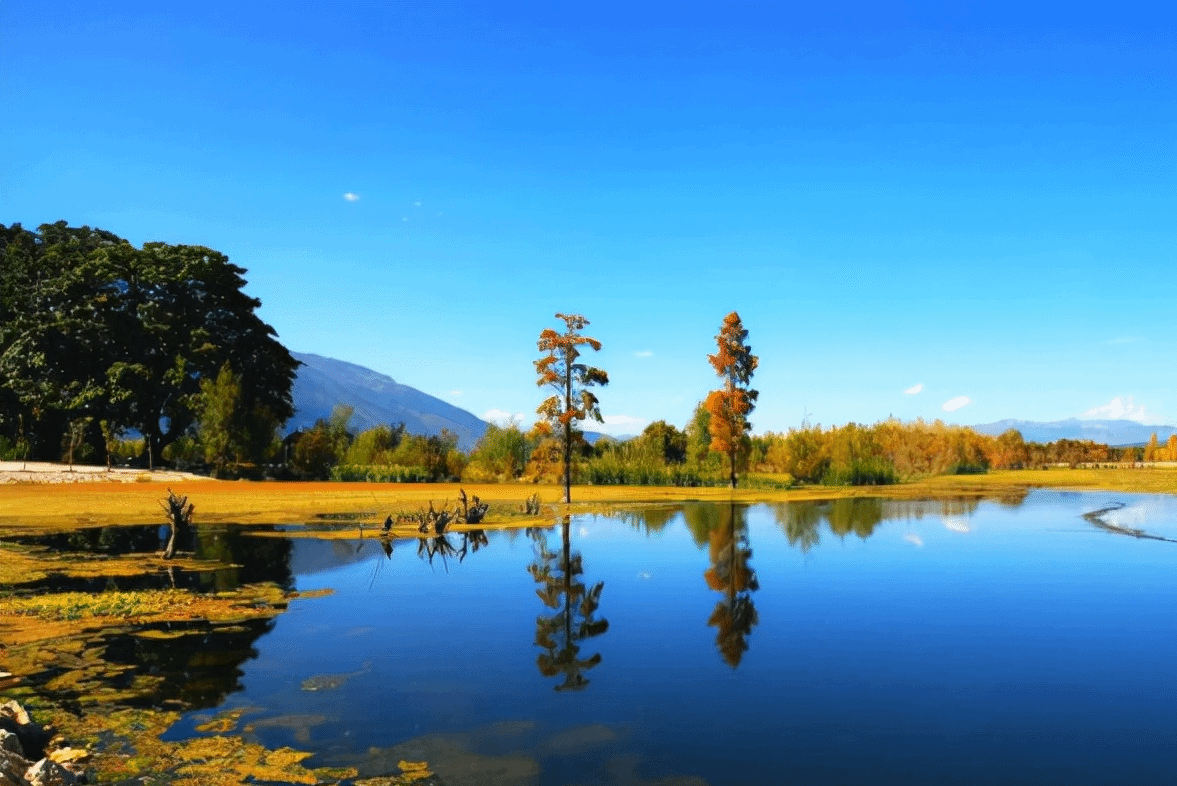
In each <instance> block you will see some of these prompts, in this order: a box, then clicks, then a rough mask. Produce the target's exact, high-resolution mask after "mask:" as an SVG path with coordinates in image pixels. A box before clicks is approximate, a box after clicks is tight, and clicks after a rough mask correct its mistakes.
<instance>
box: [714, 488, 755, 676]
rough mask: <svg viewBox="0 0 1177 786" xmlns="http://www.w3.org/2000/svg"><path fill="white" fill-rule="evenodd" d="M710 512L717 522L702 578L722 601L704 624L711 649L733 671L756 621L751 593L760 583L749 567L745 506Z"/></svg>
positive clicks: (749, 549)
mask: <svg viewBox="0 0 1177 786" xmlns="http://www.w3.org/2000/svg"><path fill="white" fill-rule="evenodd" d="M714 508H715V510H716V511H717V512H718V513H719V521H718V522H717V523H716V524H715V526H713V527H712V528H711V531H710V532H709V533H708V556H709V557H710V558H711V567H710V568H708V569H707V571H706V572H705V573H704V574H703V577H704V578H705V579H706V581H707V586H708V587H710V588H711V589H713V590H715V591H716V592H722V593H723V595H724V597H723V600H721V601H719V603H717V604H715V610H714V611H712V612H711V617H710V618H709V619H708V620H707V624H708V625H709V626H711V627H714V628H716V629H717V633H716V636H715V646H716V647H718V648H719V653H720V655H721V656H722V657H723V659H724V661H725V662H726V663H727V664H728V665H729V666H731V667H732V668H733V669H734V668H737V667H738V666H739V665H740V661H741V660H743V658H744V653H745V652H747V651H748V636H750V635H751V634H752V628H753V627H754V626H755V625H756V623H758V622H759V621H760V618H759V616H758V615H757V613H756V606H755V605H754V604H753V603H752V593H753V592H754V591H756V590H758V589H760V583H759V581H758V580H757V578H756V571H755V570H754V569H753V568H752V565H751V564H750V561H751V559H752V547H751V545H750V543H749V539H748V508H747V506H746V505H735V504H731V505H728V506H726V507H721V506H714Z"/></svg>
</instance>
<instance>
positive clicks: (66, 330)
mask: <svg viewBox="0 0 1177 786" xmlns="http://www.w3.org/2000/svg"><path fill="white" fill-rule="evenodd" d="M0 244H2V246H0V281H2V282H3V284H2V285H0V389H4V390H6V391H8V392H9V395H10V396H12V397H15V399H16V400H17V401H18V402H19V405H20V412H18V413H17V417H25V418H28V419H29V420H31V422H33V423H35V424H36V430H37V436H38V437H39V439H38V445H39V446H40V447H39V449H40V451H41V453H42V454H45V452H46V451H47V449H48V446H50V445H52V444H53V443H54V442H58V441H60V434H61V433H63V431H64V428H63V426H62V424H63V423H68V422H69V421H71V420H76V419H77V418H78V417H82V416H97V418H98V419H100V420H106V421H108V422H109V423H111V424H115V425H118V426H126V427H129V428H132V429H135V430H137V431H139V432H140V433H141V434H142V435H143V437H144V443H145V445H144V452H145V454H146V456H145V457H146V459H147V461H148V462H149V464H153V463H154V461H155V460H156V458H158V457H159V455H160V453H161V452H162V450H163V448H165V447H166V446H167V445H168V444H170V443H172V442H174V441H175V440H176V439H177V438H178V437H180V436H181V435H182V434H184V433H186V432H189V431H190V430H191V429H192V428H193V426H194V424H195V423H196V420H197V414H198V411H199V404H200V401H199V400H200V387H201V382H202V380H209V379H215V378H216V377H217V375H218V373H219V372H220V370H221V368H222V367H224V366H225V365H228V367H229V368H230V369H231V371H232V373H233V374H234V375H235V376H236V377H237V379H238V380H239V385H240V391H239V406H240V407H241V408H242V409H243V411H244V412H247V413H248V414H249V416H248V417H246V418H242V419H241V420H240V421H239V422H243V423H249V424H252V425H253V426H256V428H255V429H254V430H255V431H257V432H258V433H256V434H254V433H250V434H244V435H241V436H242V440H241V441H242V443H243V444H246V445H256V444H268V442H269V440H270V439H271V438H272V436H273V428H274V427H275V426H276V425H278V424H280V423H282V422H285V421H286V420H287V419H288V418H289V417H290V415H291V414H293V403H292V401H291V397H290V391H291V387H292V385H293V383H294V375H295V370H296V369H297V367H298V362H297V361H296V360H294V358H292V357H291V355H290V353H289V352H288V351H287V350H286V348H285V347H283V346H282V345H281V344H280V343H279V342H278V341H277V337H276V334H275V332H274V329H273V328H271V327H270V326H269V325H267V324H266V323H264V322H263V321H262V320H261V319H260V318H259V317H258V316H257V314H256V313H255V312H256V310H257V308H258V307H259V306H260V305H261V302H260V301H259V300H257V299H256V298H252V297H249V296H248V295H246V294H245V293H244V292H243V291H242V290H243V288H244V286H245V283H246V282H245V280H244V278H242V274H244V273H245V270H244V269H243V268H240V267H237V266H236V265H233V264H231V263H230V262H229V260H228V258H227V257H226V256H225V255H224V254H221V253H219V252H217V251H214V250H212V249H209V248H205V247H203V246H188V245H171V244H167V243H146V244H144V245H143V247H142V248H135V247H134V246H132V245H131V244H130V243H128V242H127V241H125V240H123V239H121V238H119V237H117V236H115V235H113V234H111V233H109V232H104V231H102V230H96V229H90V228H89V227H81V228H74V227H69V226H67V225H66V224H65V222H58V223H56V224H46V225H42V226H41V227H39V228H38V230H37V231H36V232H32V231H29V230H26V229H23V228H22V227H21V226H20V225H19V224H16V225H13V226H11V227H3V226H0ZM8 419H9V420H12V419H13V418H12V416H11V415H10V416H9V418H8ZM0 427H3V428H5V429H6V430H11V429H12V425H11V424H10V423H8V422H5V423H3V424H0ZM44 457H50V456H44Z"/></svg>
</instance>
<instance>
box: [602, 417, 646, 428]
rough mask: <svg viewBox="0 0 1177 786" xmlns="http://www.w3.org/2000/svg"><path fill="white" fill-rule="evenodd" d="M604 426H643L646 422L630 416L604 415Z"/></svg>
mask: <svg viewBox="0 0 1177 786" xmlns="http://www.w3.org/2000/svg"><path fill="white" fill-rule="evenodd" d="M603 417H604V418H605V425H606V426H632V425H634V424H639V423H640V424H643V425H644V424H645V422H646V421H644V420H642V419H641V418H635V417H631V416H630V415H604V416H603Z"/></svg>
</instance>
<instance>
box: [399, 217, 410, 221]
mask: <svg viewBox="0 0 1177 786" xmlns="http://www.w3.org/2000/svg"><path fill="white" fill-rule="evenodd" d="M408 220H409V217H408V216H401V221H408Z"/></svg>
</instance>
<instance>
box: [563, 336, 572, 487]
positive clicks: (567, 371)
mask: <svg viewBox="0 0 1177 786" xmlns="http://www.w3.org/2000/svg"><path fill="white" fill-rule="evenodd" d="M571 411H572V363H571V361H570V360H569V358H568V355H567V354H565V356H564V414H565V417H567V416H568V413H569V412H571ZM571 502H572V421H571V420H568V421H566V422H565V423H564V504H565V505H567V504H569V503H571Z"/></svg>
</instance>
